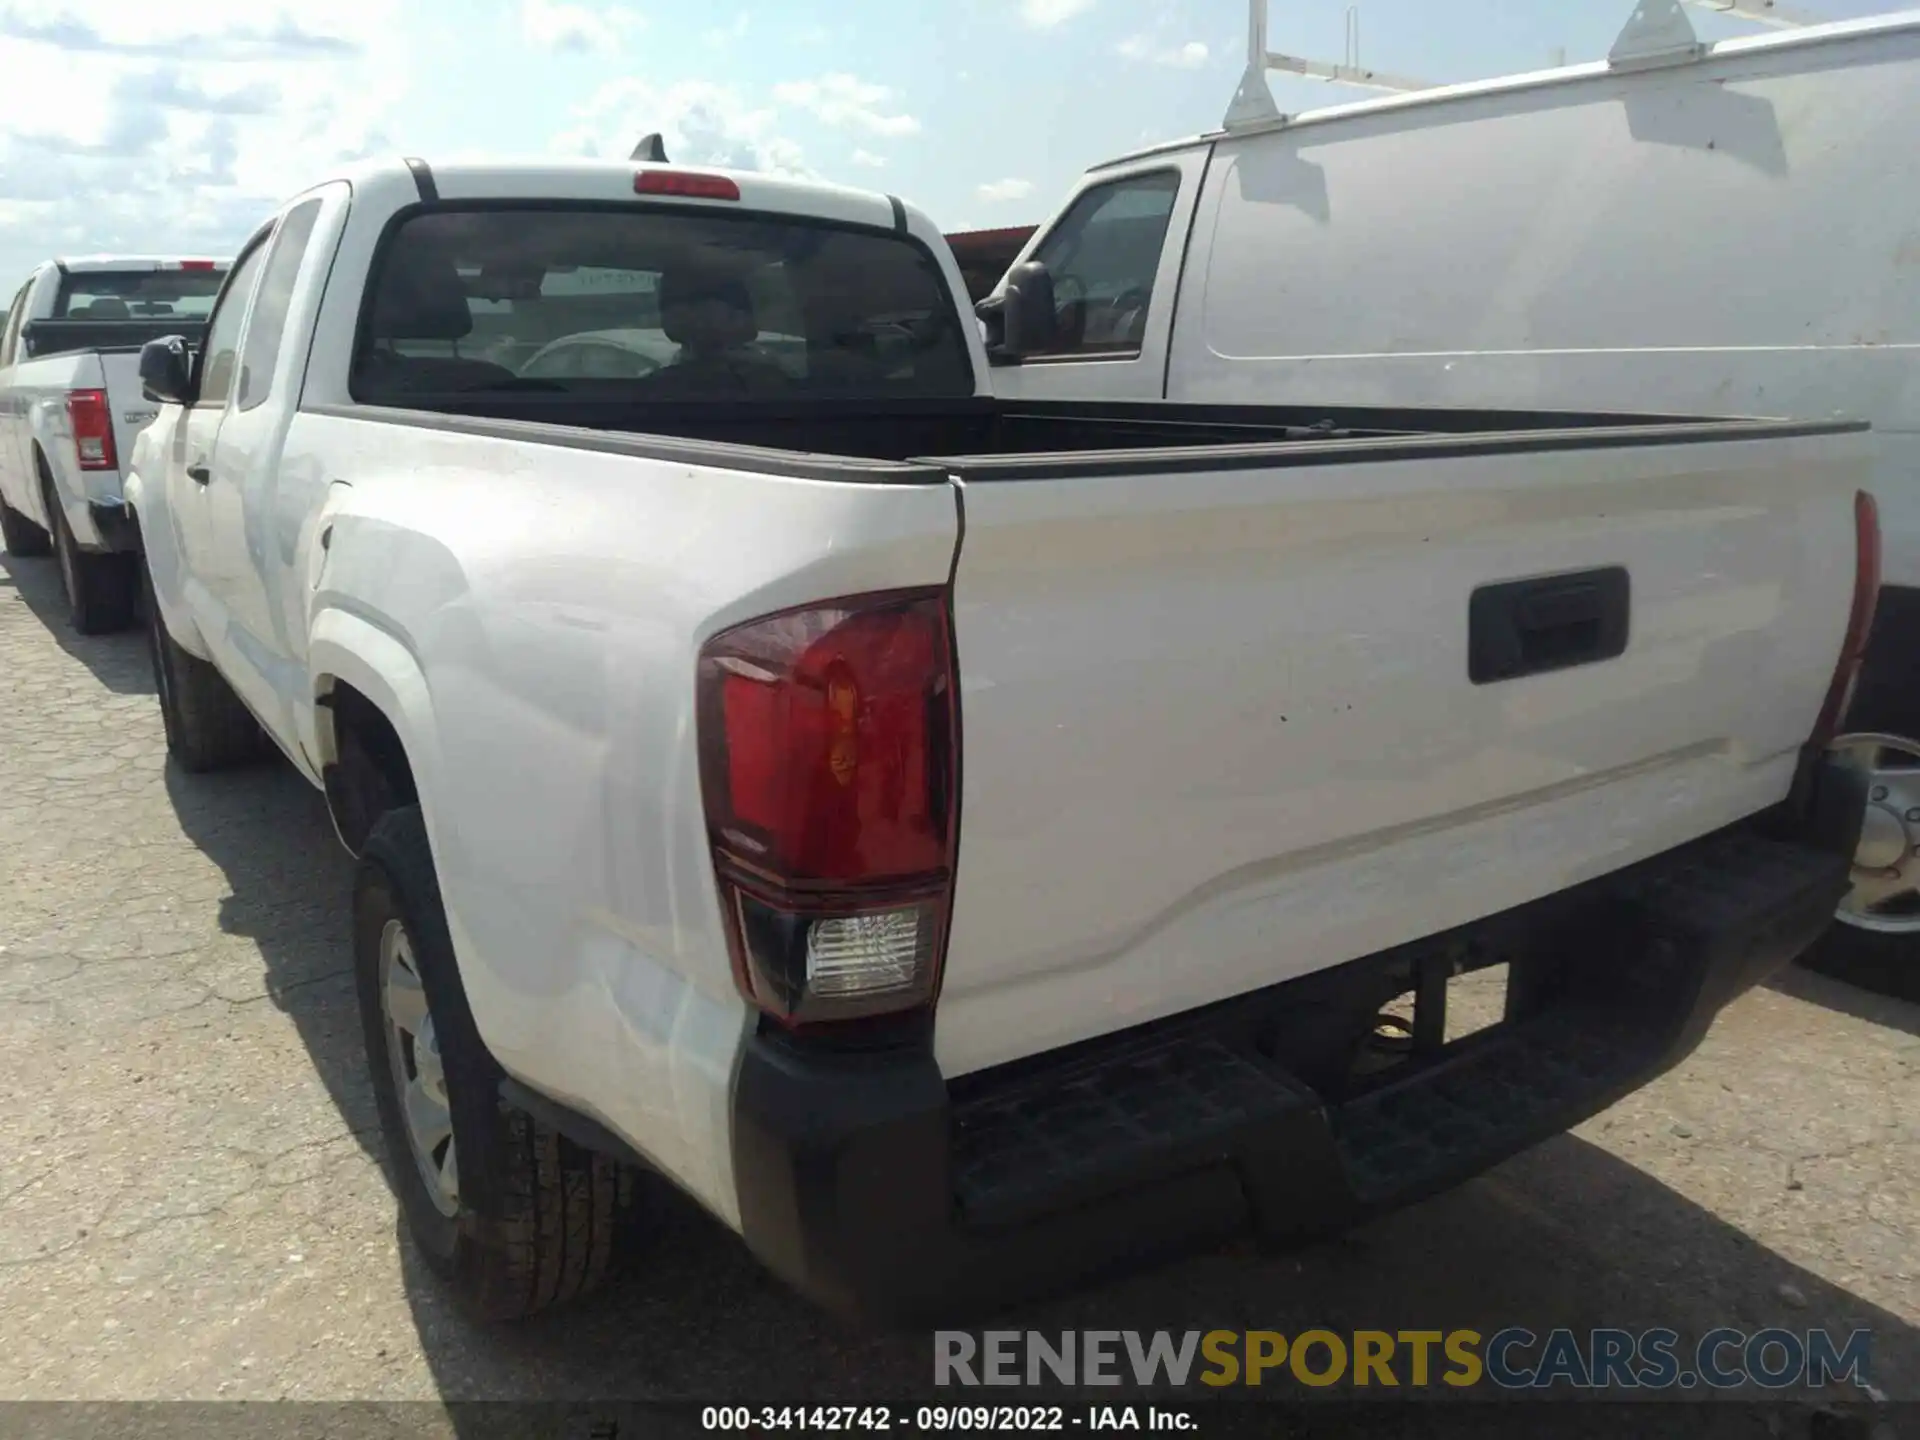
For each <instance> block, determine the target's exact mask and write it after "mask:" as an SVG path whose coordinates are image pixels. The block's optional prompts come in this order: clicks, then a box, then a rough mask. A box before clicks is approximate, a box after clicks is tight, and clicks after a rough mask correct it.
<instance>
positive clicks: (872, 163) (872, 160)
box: [853, 150, 887, 170]
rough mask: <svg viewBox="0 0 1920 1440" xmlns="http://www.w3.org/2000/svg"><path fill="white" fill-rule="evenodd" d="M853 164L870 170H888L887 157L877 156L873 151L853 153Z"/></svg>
mask: <svg viewBox="0 0 1920 1440" xmlns="http://www.w3.org/2000/svg"><path fill="white" fill-rule="evenodd" d="M853 163H854V164H856V165H863V166H865V167H866V168H867V169H869V170H884V169H886V168H887V157H886V156H884V155H876V154H874V153H873V152H872V151H871V150H856V151H854V152H853Z"/></svg>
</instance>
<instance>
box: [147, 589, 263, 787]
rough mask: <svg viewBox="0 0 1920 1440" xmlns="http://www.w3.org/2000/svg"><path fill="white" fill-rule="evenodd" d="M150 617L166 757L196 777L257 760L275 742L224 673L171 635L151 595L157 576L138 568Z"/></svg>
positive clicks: (149, 634)
mask: <svg viewBox="0 0 1920 1440" xmlns="http://www.w3.org/2000/svg"><path fill="white" fill-rule="evenodd" d="M137 568H138V573H139V577H140V582H141V589H142V591H144V592H145V593H144V595H143V596H142V598H143V600H144V602H145V603H144V604H143V605H142V606H141V608H142V609H143V610H144V611H145V612H146V617H147V649H148V652H149V654H150V655H151V657H152V659H153V688H154V692H155V694H156V695H157V696H158V697H159V701H160V719H161V723H162V724H163V725H165V727H166V731H167V753H168V754H170V755H172V756H173V758H174V759H175V760H177V761H178V762H179V763H180V766H181V768H182V769H184V770H189V771H192V772H194V773H196V774H199V773H204V772H206V771H209V770H224V769H228V768H230V767H232V766H235V765H244V764H247V763H248V762H250V761H253V760H258V759H260V758H261V757H263V756H264V755H265V754H266V753H267V748H268V746H269V744H270V743H271V742H270V741H268V739H267V738H266V736H265V734H264V733H263V732H262V731H261V729H260V722H259V721H257V720H255V719H254V718H253V712H252V711H250V710H248V709H247V707H246V706H245V705H243V704H241V703H240V697H239V696H237V695H235V694H234V693H233V687H232V686H231V685H229V684H227V682H226V681H225V680H224V679H223V678H222V677H221V675H220V672H219V671H218V670H216V669H214V668H213V666H211V665H209V664H208V663H207V662H206V661H205V660H202V659H201V658H200V657H199V656H198V655H193V654H190V653H189V652H187V651H186V650H184V649H182V648H181V646H180V643H179V642H178V641H177V640H175V639H174V638H173V636H171V635H169V634H168V633H167V622H166V621H165V620H164V619H162V618H161V615H160V606H159V604H158V603H157V602H156V601H155V600H154V596H153V577H152V576H151V575H149V574H148V573H147V569H146V567H145V566H144V565H140V566H138V567H137Z"/></svg>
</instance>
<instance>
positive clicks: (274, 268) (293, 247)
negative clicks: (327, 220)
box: [240, 200, 320, 410]
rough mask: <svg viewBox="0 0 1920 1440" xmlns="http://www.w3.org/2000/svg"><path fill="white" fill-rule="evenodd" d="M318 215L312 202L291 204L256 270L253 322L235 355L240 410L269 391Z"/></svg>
mask: <svg viewBox="0 0 1920 1440" xmlns="http://www.w3.org/2000/svg"><path fill="white" fill-rule="evenodd" d="M319 216H320V202H319V201H318V200H308V201H305V202H304V203H302V204H300V205H296V206H294V208H293V209H291V210H289V211H288V212H287V218H286V219H284V220H282V221H281V222H280V229H279V231H278V232H277V233H276V234H275V235H274V237H273V244H272V246H271V249H270V253H269V254H268V256H267V266H266V269H264V270H262V271H261V272H260V293H259V295H258V296H257V297H256V298H255V300H254V302H253V319H251V320H250V321H248V322H247V340H246V345H245V346H244V347H243V348H242V350H241V352H240V408H241V409H242V410H251V409H253V408H254V407H255V406H256V405H259V404H260V403H261V402H262V401H263V400H265V399H266V398H267V392H268V391H269V390H271V389H272V388H273V366H274V362H275V361H276V360H277V359H278V358H279V356H280V337H281V336H282V335H283V334H284V333H285V331H286V328H287V311H288V309H289V308H290V307H291V306H292V304H293V282H294V281H295V280H296V279H298V278H299V276H300V262H301V261H302V260H303V259H305V258H306V254H307V241H308V240H310V239H311V238H312V237H313V222H314V221H315V220H316V219H318V218H319Z"/></svg>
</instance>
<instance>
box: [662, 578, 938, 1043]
mask: <svg viewBox="0 0 1920 1440" xmlns="http://www.w3.org/2000/svg"><path fill="white" fill-rule="evenodd" d="M950 628H951V627H950V623H949V615H948V609H947V601H946V597H945V594H944V593H943V592H937V591H913V592H889V593H887V594H881V595H865V596H856V597H854V598H851V599H846V600H836V601H832V602H829V603H827V604H823V605H818V606H810V607H807V608H804V609H799V610H788V611H783V612H781V613H780V614H777V615H770V616H767V617H765V618H763V619H759V620H754V621H752V622H750V623H748V624H745V625H741V626H738V627H736V628H735V629H732V630H728V631H725V632H723V633H722V634H720V635H717V636H715V637H714V638H713V639H712V640H711V641H709V642H708V643H707V645H706V646H705V647H704V648H703V649H702V651H701V654H700V664H699V679H698V684H699V745H700V765H701V788H702V791H703V793H704V797H705V804H706V817H707V832H708V836H709V839H710V841H711V844H712V847H713V859H714V867H715V871H716V873H717V876H718V879H719V883H720V893H721V899H722V904H723V905H724V907H725V910H726V921H727V928H728V941H729V943H730V945H731V946H732V948H733V960H734V973H735V977H736V979H737V980H738V982H739V985H740V988H741V991H742V993H743V994H744V995H745V996H746V997H747V999H748V1000H750V1001H752V1002H753V1003H754V1004H755V1005H757V1006H758V1007H759V1008H760V1009H761V1010H763V1011H765V1012H766V1013H767V1014H768V1015H770V1016H772V1017H773V1018H774V1019H775V1020H777V1021H779V1022H780V1023H782V1024H784V1025H788V1026H793V1027H798V1026H807V1025H813V1024H818V1023H822V1022H829V1021H838V1020H849V1019H858V1018H863V1017H869V1016H874V1015H881V1014H892V1013H895V1012H899V1011H906V1010H915V1009H921V1008H924V1007H926V1006H929V1005H931V1004H932V1002H933V999H934V997H935V995H936V994H937V993H938V990H939V984H940V970H941V963H942V960H943V958H944V952H945V949H946V939H947V917H948V914H949V910H950V903H951V897H952V887H953V859H954V847H955V820H956V810H957V789H956V761H957V745H956V730H957V715H956V710H955V706H956V700H955V682H954V673H953V648H952V642H951V638H950Z"/></svg>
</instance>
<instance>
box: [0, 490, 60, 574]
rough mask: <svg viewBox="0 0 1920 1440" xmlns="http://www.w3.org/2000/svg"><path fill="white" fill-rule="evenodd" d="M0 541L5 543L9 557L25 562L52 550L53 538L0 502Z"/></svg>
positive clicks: (5, 503)
mask: <svg viewBox="0 0 1920 1440" xmlns="http://www.w3.org/2000/svg"><path fill="white" fill-rule="evenodd" d="M0 540H3V541H5V542H6V546H7V553H8V554H9V555H17V556H19V557H21V558H22V559H27V560H32V559H37V558H39V557H40V556H42V555H45V554H46V553H47V552H48V551H50V550H52V549H53V537H52V536H50V535H48V534H47V532H46V531H44V530H42V529H41V528H40V527H39V526H38V525H36V524H34V523H33V521H31V520H29V519H28V518H27V517H26V516H24V515H22V514H21V513H20V512H19V511H18V510H16V509H14V508H13V507H12V506H11V505H9V504H7V502H6V501H4V500H0Z"/></svg>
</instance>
